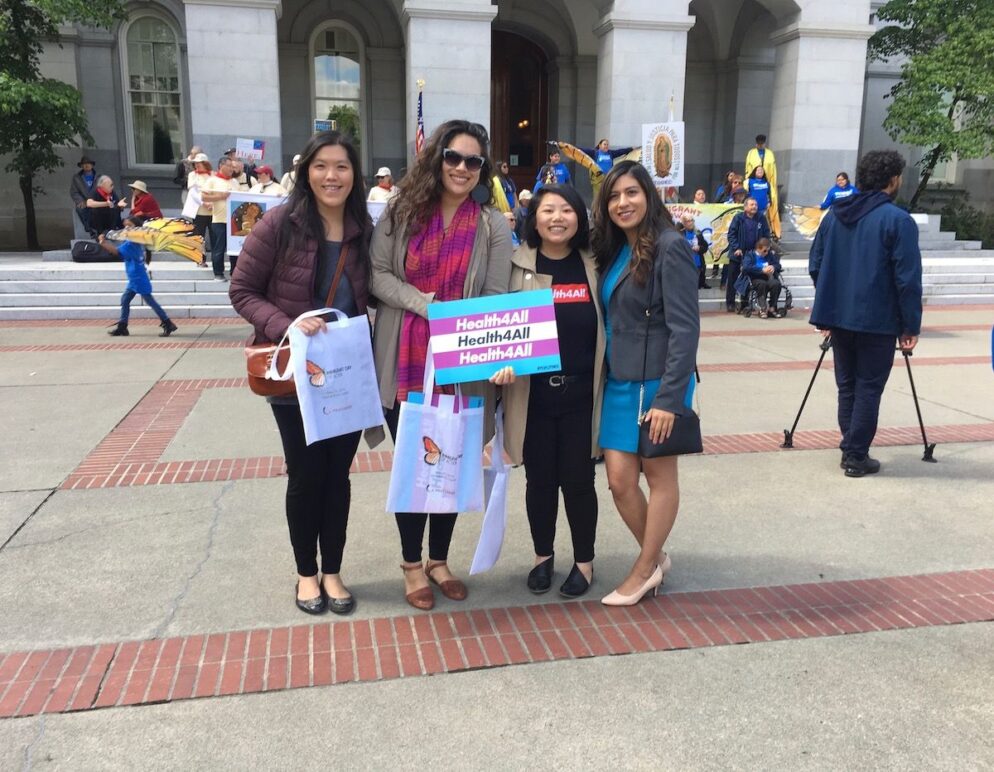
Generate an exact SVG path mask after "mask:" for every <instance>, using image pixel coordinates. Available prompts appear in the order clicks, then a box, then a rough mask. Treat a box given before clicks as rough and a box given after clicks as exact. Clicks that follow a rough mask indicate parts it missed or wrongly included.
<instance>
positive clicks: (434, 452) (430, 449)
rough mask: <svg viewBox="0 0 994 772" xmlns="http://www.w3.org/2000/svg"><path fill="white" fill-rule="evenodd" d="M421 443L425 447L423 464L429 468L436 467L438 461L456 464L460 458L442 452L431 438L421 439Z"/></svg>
mask: <svg viewBox="0 0 994 772" xmlns="http://www.w3.org/2000/svg"><path fill="white" fill-rule="evenodd" d="M421 441H422V442H423V443H424V447H425V463H426V464H428V465H429V466H436V465H437V464H438V462H439V461H442V460H445V461H447V462H449V463H450V464H455V463H458V461H459V459H460V458H462V456H450V455H448V454H446V453H443V452H442V449H441V448H440V447H438V444H437V443H436V442H435V441H434V440H433V439H432V438H431V437H422V438H421Z"/></svg>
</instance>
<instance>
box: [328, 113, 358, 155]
mask: <svg viewBox="0 0 994 772" xmlns="http://www.w3.org/2000/svg"><path fill="white" fill-rule="evenodd" d="M328 120H331V121H337V126H338V130H339V131H340V132H342V134H348V135H349V136H350V137H352V144H353V145H355V149H356V151H357V152H358V150H359V148H360V145H359V143H360V142H361V139H362V135H361V132H360V127H359V111H358V110H356V109H355V108H354V107H353V106H352V105H332V106H331V108H330V109H329V110H328Z"/></svg>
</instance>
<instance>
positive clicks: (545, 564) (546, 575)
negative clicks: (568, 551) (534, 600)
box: [528, 556, 555, 595]
mask: <svg viewBox="0 0 994 772" xmlns="http://www.w3.org/2000/svg"><path fill="white" fill-rule="evenodd" d="M554 557H555V556H551V557H549V559H548V560H543V561H542V562H541V563H539V564H538V565H537V566H535V568H533V569H532V570H531V571H529V572H528V589H529V590H531V591H532V592H533V593H534V594H535V595H541V594H542V593H543V592H548V591H549V590H551V589H552V569H553V566H552V563H553V559H554Z"/></svg>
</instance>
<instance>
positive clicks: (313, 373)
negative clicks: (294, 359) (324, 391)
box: [307, 359, 325, 388]
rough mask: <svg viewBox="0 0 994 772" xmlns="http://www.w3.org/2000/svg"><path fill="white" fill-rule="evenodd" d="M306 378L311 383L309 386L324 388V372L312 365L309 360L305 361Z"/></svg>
mask: <svg viewBox="0 0 994 772" xmlns="http://www.w3.org/2000/svg"><path fill="white" fill-rule="evenodd" d="M307 376H308V378H307V379H308V380H309V381H310V382H311V386H315V387H317V388H320V387H322V386H324V380H325V379H324V370H322V369H321V368H320V367H318V366H317V365H316V364H314V363H313V362H312V361H311V360H310V359H308V360H307Z"/></svg>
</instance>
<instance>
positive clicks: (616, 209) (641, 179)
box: [593, 161, 700, 606]
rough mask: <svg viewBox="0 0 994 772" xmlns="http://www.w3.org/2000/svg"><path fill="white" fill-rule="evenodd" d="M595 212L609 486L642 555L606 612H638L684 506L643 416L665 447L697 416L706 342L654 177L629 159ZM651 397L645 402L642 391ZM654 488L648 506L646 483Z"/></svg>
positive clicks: (689, 263)
mask: <svg viewBox="0 0 994 772" xmlns="http://www.w3.org/2000/svg"><path fill="white" fill-rule="evenodd" d="M601 193H602V195H601V196H600V198H599V199H598V201H597V206H596V209H595V211H594V239H593V241H594V254H595V255H596V257H597V265H598V267H599V269H600V272H601V282H600V293H601V302H602V303H603V305H604V317H605V320H606V321H605V327H606V333H607V364H608V375H607V383H606V384H605V386H604V403H603V407H602V409H601V421H600V445H601V447H602V448H603V449H604V463H605V466H606V467H607V481H608V486H609V487H610V489H611V495H612V496H613V497H614V504H615V506H616V507H617V508H618V512H619V514H620V515H621V518H622V520H624V521H625V525H627V526H628V529H629V530H630V531H631V532H632V535H633V536H634V537H635V540H636V541H637V542H638V544H639V548H640V551H639V555H638V558H636V560H635V565H633V566H632V568H631V570H630V571H629V572H628V576H627V577H625V580H624V581H623V582H622V583H621V584H620V585H619V586H618V588H617V589H616V590H615V591H614V592H612V593H611V594H609V595H608V596H606V597H605V598H603V599H602V600H601V602H602V603H604V604H605V605H608V606H632V605H634V604H636V603H638V602H639V601H640V600H641V599H642V598H643V597H644V596H645V595H647V594H648V593H649V592H655V591H657V590H658V588H659V586H660V585H661V584H662V583H663V580H664V579H665V577H666V574H667V572H668V571H669V570H670V567H671V562H670V558H669V556H668V555H667V554H666V553H665V552H663V551H662V550H663V545H664V544H665V543H666V539H667V537H668V536H669V533H670V530H671V529H672V528H673V523H674V521H675V520H676V515H677V509H678V508H679V505H680V491H679V486H678V480H677V457H676V456H662V457H658V458H642V457H640V456H639V452H638V450H639V448H638V442H639V420H640V418H642V416H643V413H644V421H645V422H646V423H648V424H649V438H650V439H651V440H652V441H653V442H654V443H659V442H662V441H663V440H664V439H666V438H667V437H668V436H669V434H670V432H671V431H672V428H673V424H674V422H675V421H676V418H677V416H679V415H684V414H686V413H687V412H688V411H689V410H690V407H689V404H690V398H691V397H692V396H693V375H694V365H695V362H696V359H697V341H698V338H699V337H700V311H699V310H698V305H697V268H696V266H695V265H694V255H693V252H691V250H690V247H689V246H687V241H686V240H685V239H684V238H683V236H682V235H681V234H680V233H679V232H678V231H677V229H676V226H675V225H674V224H673V219H672V218H671V217H670V213H669V211H668V210H667V209H666V207H665V206H664V205H663V202H662V200H660V198H659V193H658V192H657V191H656V188H655V186H654V185H653V183H652V178H651V177H650V176H649V173H648V172H647V171H646V170H645V167H644V166H642V165H641V164H638V163H635V162H633V161H622V162H621V163H619V164H618V165H616V166H615V167H614V168H613V169H611V171H609V172H608V173H607V175H606V176H605V177H604V184H603V186H602V187H601ZM643 385H644V395H645V396H644V399H643V401H642V403H641V404H639V395H640V394H641V393H643V388H642V387H643ZM643 472H644V473H645V478H646V481H647V482H648V483H649V499H648V501H646V498H645V495H644V494H643V493H642V489H641V488H640V487H639V479H640V477H641V475H642V473H643Z"/></svg>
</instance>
